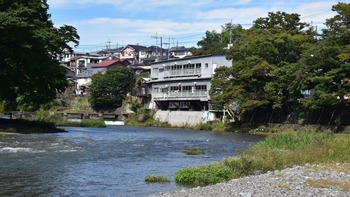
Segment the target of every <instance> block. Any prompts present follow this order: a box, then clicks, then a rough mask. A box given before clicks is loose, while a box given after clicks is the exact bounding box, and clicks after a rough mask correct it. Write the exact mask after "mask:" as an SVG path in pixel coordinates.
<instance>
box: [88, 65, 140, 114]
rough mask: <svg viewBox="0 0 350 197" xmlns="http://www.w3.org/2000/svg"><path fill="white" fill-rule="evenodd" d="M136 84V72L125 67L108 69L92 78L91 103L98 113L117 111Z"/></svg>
mask: <svg viewBox="0 0 350 197" xmlns="http://www.w3.org/2000/svg"><path fill="white" fill-rule="evenodd" d="M134 83H135V76H134V72H133V71H132V70H130V69H128V68H125V67H117V68H113V69H108V70H107V71H106V73H105V74H102V73H98V74H96V75H94V76H93V77H92V84H91V85H90V95H89V102H90V104H91V107H92V108H93V109H94V110H96V111H109V110H112V111H113V110H115V109H117V108H118V107H120V106H122V103H123V100H124V99H125V97H126V95H127V94H128V92H130V91H131V89H132V87H133V85H134Z"/></svg>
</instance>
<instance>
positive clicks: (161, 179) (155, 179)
mask: <svg viewBox="0 0 350 197" xmlns="http://www.w3.org/2000/svg"><path fill="white" fill-rule="evenodd" d="M145 182H146V183H170V179H169V178H167V177H165V176H156V175H147V176H146V177H145Z"/></svg>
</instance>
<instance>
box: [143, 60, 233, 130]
mask: <svg viewBox="0 0 350 197" xmlns="http://www.w3.org/2000/svg"><path fill="white" fill-rule="evenodd" d="M231 65H232V63H231V61H229V60H227V59H226V57H225V56H224V55H204V56H193V57H185V58H182V59H175V60H166V61H161V62H154V63H152V64H151V88H152V91H151V94H152V99H151V103H150V104H149V106H148V107H149V108H153V109H157V110H158V111H157V113H156V114H155V117H156V118H158V119H160V120H161V121H166V122H169V123H170V124H173V125H182V124H188V125H194V124H198V123H199V122H203V121H204V122H205V121H209V120H213V119H214V115H215V114H214V112H212V111H211V105H210V95H209V90H210V87H211V82H210V81H211V79H212V77H213V75H214V73H215V69H216V68H218V67H221V66H226V67H230V66H231Z"/></svg>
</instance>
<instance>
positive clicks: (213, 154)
mask: <svg viewBox="0 0 350 197" xmlns="http://www.w3.org/2000/svg"><path fill="white" fill-rule="evenodd" d="M64 129H65V130H66V131H68V132H66V133H55V134H30V135H20V134H14V135H0V169H1V170H0V196H149V195H152V194H159V193H161V192H170V191H175V190H178V189H181V188H183V187H182V186H179V185H176V184H175V181H174V174H175V172H176V171H177V170H179V169H181V168H183V167H186V166H194V165H197V164H204V163H209V162H213V161H219V160H221V159H223V158H225V157H227V156H235V155H237V154H239V152H240V151H242V150H245V149H246V148H247V147H249V146H250V145H252V144H255V143H257V142H259V141H260V140H262V137H260V136H257V135H250V134H239V133H223V132H209V131H191V130H185V129H165V128H144V127H128V126H114V127H107V128H103V129H96V128H73V127H64ZM192 147H196V148H199V149H200V150H203V151H204V152H205V154H204V155H198V156H189V155H186V154H184V153H183V151H184V150H186V149H188V148H192ZM147 175H161V176H167V177H168V178H170V180H171V182H170V183H169V184H160V183H153V184H148V183H145V181H144V178H145V177H146V176H147Z"/></svg>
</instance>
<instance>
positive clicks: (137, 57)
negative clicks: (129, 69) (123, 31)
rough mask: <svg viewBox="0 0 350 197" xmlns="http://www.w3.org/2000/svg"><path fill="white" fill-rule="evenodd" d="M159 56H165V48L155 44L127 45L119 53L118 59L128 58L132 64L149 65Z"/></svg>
mask: <svg viewBox="0 0 350 197" xmlns="http://www.w3.org/2000/svg"><path fill="white" fill-rule="evenodd" d="M161 57H167V50H166V49H162V48H160V47H157V46H150V47H145V46H139V45H127V46H125V47H124V48H123V49H122V50H121V54H120V59H122V60H124V59H126V60H129V61H130V63H131V64H132V65H149V63H150V62H154V61H156V59H160V58H161Z"/></svg>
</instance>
